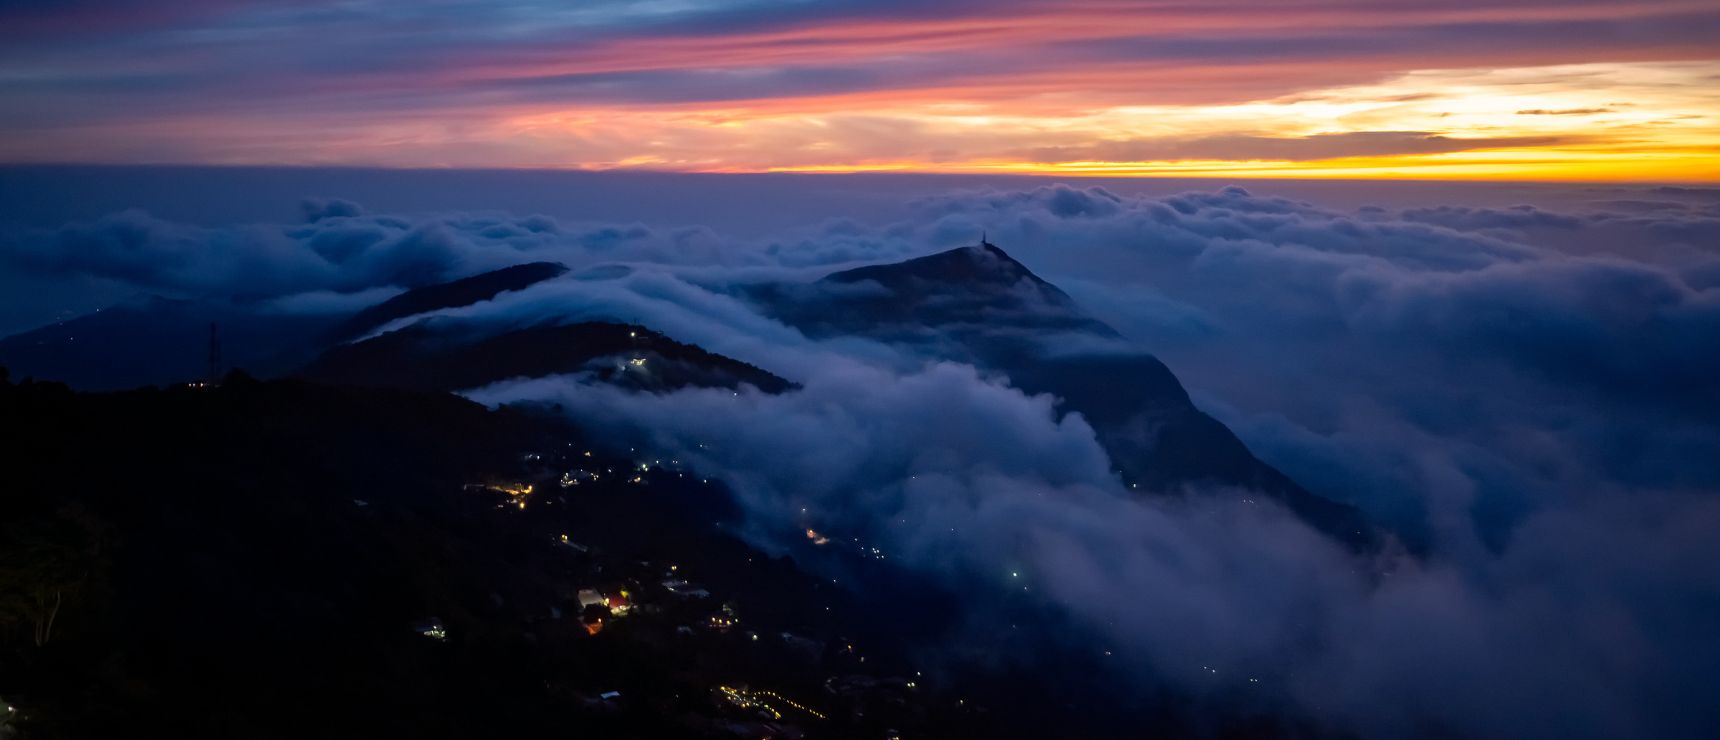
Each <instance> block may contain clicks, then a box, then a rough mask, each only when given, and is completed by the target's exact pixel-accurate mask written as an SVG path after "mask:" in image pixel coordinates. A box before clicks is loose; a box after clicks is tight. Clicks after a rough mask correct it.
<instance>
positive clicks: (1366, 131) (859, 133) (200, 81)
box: [0, 0, 1720, 182]
mask: <svg viewBox="0 0 1720 740" xmlns="http://www.w3.org/2000/svg"><path fill="white" fill-rule="evenodd" d="M0 161H3V162H13V163H17V162H89V163H189V164H290V165H363V166H386V167H498V168H570V169H613V168H638V169H654V170H672V171H704V172H767V171H801V172H849V171H875V170H890V171H910V172H913V171H922V172H964V173H1016V174H1054V175H1058V176H1072V175H1084V174H1092V175H1111V176H1115V175H1172V176H1182V177H1188V176H1215V177H1226V178H1254V177H1340V178H1375V177H1379V178H1440V179H1468V178H1486V179H1509V180H1635V181H1659V182H1680V181H1716V180H1720V2H1715V0H1640V1H1637V2H1629V1H1626V0H1495V1H1492V2H1482V1H1480V0H1445V1H1442V2H1428V1H1427V0H1416V1H1415V2H1409V1H1405V0H1370V1H1363V0H1314V1H1309V0H1290V1H1287V2H1280V3H1270V4H1263V3H1253V2H1241V1H1240V0H1209V1H1205V2H1194V1H1192V0H1174V1H1157V0H1142V1H1139V2H1127V1H1123V0H1069V1H1067V2H1029V1H1024V0H992V1H990V2H970V1H967V0H912V1H908V0H881V1H866V2H862V1H859V0H800V1H786V0H778V1H775V2H759V1H753V0H712V1H709V2H695V1H694V0H593V1H591V2H581V3H551V2H529V1H524V0H508V1H504V2H476V1H470V2H468V1H463V0H462V1H449V0H429V1H420V2H394V1H392V0H344V1H326V2H325V1H321V0H304V1H302V2H292V3H264V2H250V1H247V0H185V1H184V2H172V3H164V2H146V1H144V0H128V1H127V2H117V3H116V2H104V3H95V2H87V1H86V0H71V1H70V2H60V3H22V4H21V3H3V4H0Z"/></svg>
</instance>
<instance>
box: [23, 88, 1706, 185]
mask: <svg viewBox="0 0 1720 740" xmlns="http://www.w3.org/2000/svg"><path fill="white" fill-rule="evenodd" d="M1283 68H1284V65H1279V66H1278V67H1275V69H1277V70H1278V71H1280V72H1282V71H1283ZM1323 69H1324V68H1321V67H1317V66H1316V67H1311V68H1310V69H1309V73H1308V76H1309V77H1310V78H1311V79H1322V78H1324V76H1325V75H1326V72H1324V71H1322V70H1323ZM1151 74H1156V73H1153V72H1142V71H1141V70H1139V69H1122V68H1103V67H1101V68H1088V69H1083V70H1080V71H1078V72H1077V73H1076V77H1078V78H1079V79H1070V78H1068V77H1067V76H1064V77H1057V76H1047V77H1045V78H1043V79H1041V78H1039V77H1037V76H1033V75H1027V76H1020V75H1017V76H1012V77H1010V78H1009V79H1007V80H986V81H983V84H982V83H981V82H976V83H974V84H972V85H969V86H963V85H959V84H944V85H942V86H925V87H908V88H906V89H891V90H867V91H860V92H854V93H847V94H819V95H809V96H805V97H772V98H761V99H756V100H745V101H724V102H714V103H709V102H707V103H690V102H688V103H654V104H643V103H640V104H619V103H609V104H597V105H589V106H579V107H569V106H566V105H550V104H537V105H530V106H522V105H519V104H504V105H496V106H477V107H469V106H452V107H448V108H446V109H440V110H434V111H428V112H426V113H424V114H423V115H415V116H412V117H409V118H400V117H394V116H379V117H376V118H363V119H350V118H347V117H345V116H342V115H340V114H337V113H328V114H319V113H316V112H303V113H297V114H295V113H294V112H293V111H290V110H286V109H267V110H265V111H264V112H263V113H261V114H232V115H225V116H211V115H204V116H199V117H198V118H196V119H194V120H193V119H187V118H181V117H177V116H172V115H163V116H160V117H154V118H151V117H149V115H148V114H146V113H143V112H140V113H139V114H138V115H137V116H135V117H133V118H132V119H131V120H129V121H128V122H127V124H126V128H125V129H124V134H125V136H123V137H121V136H92V135H91V133H92V132H91V131H90V130H88V129H77V128H67V129H62V130H42V131H39V132H38V133H37V135H36V136H35V137H34V138H32V139H31V140H29V141H28V142H23V143H28V144H29V147H28V148H26V149H19V148H18V147H19V146H23V143H20V142H13V144H14V145H15V146H8V145H7V144H6V143H4V142H0V159H3V158H10V159H13V160H18V161H29V160H30V159H31V157H30V156H29V155H28V153H29V152H31V151H37V152H53V151H65V150H77V151H79V152H82V153H84V156H87V157H88V158H89V160H91V161H116V160H117V161H124V160H125V156H124V155H125V153H126V152H129V151H135V150H137V149H139V148H144V149H149V150H155V151H179V150H185V149H186V147H187V146H188V145H186V144H185V143H184V140H185V139H186V137H192V138H195V139H196V142H195V146H196V147H197V149H196V153H197V159H198V160H199V161H204V162H208V163H217V164H291V165H318V164H342V165H368V166H383V167H426V166H430V167H500V168H510V167H511V168H564V169H585V170H605V169H648V170H671V171H689V172H810V173H846V172H927V173H981V174H985V173H991V174H1021V175H1054V176H1059V177H1081V176H1094V177H1098V176H1105V177H1215V178H1375V179H1492V180H1566V181H1570V180H1631V181H1659V182H1699V181H1707V182H1713V181H1720V85H1716V84H1714V81H1715V80H1720V61H1703V62H1641V63H1616V64H1614V63H1608V64H1581V65H1560V66H1538V67H1518V68H1504V69H1491V70H1477V69H1431V70H1417V71H1411V72H1406V73H1402V74H1398V75H1395V76H1392V77H1390V78H1386V79H1381V80H1378V81H1375V82H1371V83H1368V84H1339V85H1329V86H1325V87H1320V88H1314V89H1309V90H1304V91H1302V92H1298V93H1295V94H1290V95H1278V96H1274V97H1266V98H1261V99H1250V98H1249V97H1248V96H1241V97H1237V96H1235V95H1230V94H1228V93H1229V92H1234V88H1232V87H1229V86H1231V85H1232V84H1233V83H1234V81H1235V80H1236V79H1237V75H1238V74H1240V73H1239V72H1238V71H1236V70H1228V69H1226V68H1224V67H1223V66H1222V65H1218V66H1214V67H1211V68H1186V67H1185V68H1182V69H1179V70H1177V80H1176V81H1175V82H1174V85H1172V88H1174V89H1175V90H1176V91H1182V90H1184V89H1186V88H1189V87H1200V86H1202V85H1205V84H1207V83H1210V84H1211V85H1213V86H1218V87H1224V88H1225V89H1226V90H1227V95H1226V96H1222V97H1225V98H1227V99H1230V100H1238V101H1242V102H1220V103H1214V102H1210V101H1205V100H1202V99H1200V98H1185V99H1175V100H1172V99H1167V98H1166V97H1165V96H1160V95H1156V94H1152V93H1142V94H1140V95H1134V96H1123V97H1122V98H1119V97H1118V96H1117V94H1116V92H1117V90H1119V89H1121V87H1123V86H1125V85H1126V83H1127V82H1128V81H1130V80H1139V79H1142V76H1143V75H1151ZM1059 85H1061V86H1059ZM1142 99H1153V100H1158V101H1160V102H1156V103H1153V104H1143V103H1141V102H1139V101H1140V100H1142ZM1118 100H1127V102H1118ZM259 116H261V117H259ZM233 132H239V133H242V134H243V136H228V134H231V133H233ZM92 142H93V143H92ZM104 145H107V146H112V147H114V148H113V149H103V148H102V147H103V146H104ZM140 145H143V146H140ZM60 161H63V159H61V160H60Z"/></svg>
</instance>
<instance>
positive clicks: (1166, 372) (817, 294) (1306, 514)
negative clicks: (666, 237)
mask: <svg viewBox="0 0 1720 740" xmlns="http://www.w3.org/2000/svg"><path fill="white" fill-rule="evenodd" d="M750 295H751V297H752V298H754V299H755V300H756V301H757V302H759V303H760V304H762V305H763V306H765V307H766V309H767V310H768V311H770V312H771V313H773V314H774V315H776V316H778V317H780V318H782V319H783V320H785V321H787V322H788V323H791V324H793V325H795V326H798V327H800V328H801V329H802V330H803V331H806V332H808V333H809V334H813V335H819V336H831V335H840V334H859V335H864V336H870V337H873V338H876V339H880V340H883V341H889V342H895V343H898V344H904V345H907V346H910V347H914V348H916V349H918V350H920V351H922V352H924V353H925V354H927V355H930V356H936V357H943V358H950V359H957V360H961V361H966V362H972V363H974V364H976V365H978V366H980V367H985V368H988V369H992V370H996V371H999V372H1002V373H1004V374H1005V375H1007V376H1008V377H1009V378H1010V382H1011V383H1012V384H1013V385H1015V386H1016V387H1018V388H1020V389H1022V390H1023V391H1026V392H1029V393H1049V394H1053V395H1055V396H1057V397H1058V398H1060V399H1062V401H1063V408H1065V409H1066V410H1068V411H1075V412H1079V413H1080V414H1081V415H1082V416H1083V417H1085V418H1086V419H1087V420H1088V422H1089V423H1091V424H1092V425H1093V427H1094V429H1095V431H1096V432H1097V433H1098V436H1099V441H1100V443H1101V444H1103V446H1104V447H1105V449H1106V451H1107V452H1108V453H1109V454H1110V456H1111V458H1112V461H1113V462H1114V463H1115V464H1116V465H1117V466H1118V468H1119V470H1120V471H1121V472H1122V474H1123V476H1124V479H1125V480H1126V481H1127V482H1129V483H1131V484H1134V485H1136V486H1139V487H1141V488H1146V489H1149V490H1158V491H1179V490H1183V489H1185V488H1187V487H1189V486H1197V487H1221V488H1222V487H1239V488H1246V489H1250V490H1256V491H1260V492H1262V493H1264V494H1266V495H1268V496H1270V497H1272V498H1274V499H1276V500H1278V501H1280V502H1281V503H1283V504H1284V505H1285V506H1286V507H1287V508H1289V509H1290V510H1291V511H1293V512H1295V513H1297V514H1298V515H1299V516H1301V517H1302V518H1304V519H1305V520H1306V521H1308V522H1309V523H1310V524H1312V525H1314V526H1316V527H1317V528H1319V529H1320V530H1321V531H1323V532H1326V533H1327V534H1329V535H1331V536H1332V537H1334V538H1336V539H1338V540H1340V541H1343V542H1346V543H1350V544H1352V545H1356V546H1364V545H1366V544H1367V543H1368V542H1370V541H1371V540H1372V538H1373V534H1372V529H1371V528H1370V527H1369V526H1368V525H1366V524H1365V523H1364V521H1363V519H1362V517H1361V515H1360V513H1359V512H1358V511H1356V510H1355V509H1354V508H1353V507H1350V506H1347V505H1345V504H1341V503H1338V502H1335V501H1332V500H1330V499H1326V498H1323V497H1321V496H1318V495H1316V494H1314V493H1312V492H1309V491H1308V490H1306V489H1304V488H1302V487H1301V486H1300V485H1297V484H1296V482H1295V481H1292V480H1290V479H1289V478H1288V477H1287V476H1285V475H1284V474H1283V473H1280V472H1279V471H1278V470H1276V469H1274V468H1272V467H1271V466H1270V465H1267V464H1266V463H1264V462H1262V461H1261V460H1260V459H1259V458H1257V457H1255V456H1254V455H1253V453H1251V452H1250V451H1249V450H1248V448H1247V446H1246V445H1244V444H1243V443H1242V441H1241V440H1240V439H1238V438H1237V437H1236V435H1235V434H1234V433H1232V432H1231V431H1230V430H1229V429H1228V428H1226V427H1225V426H1224V425H1223V424H1222V423H1220V422H1219V421H1218V420H1216V419H1214V418H1212V417H1211V416H1209V415H1207V414H1206V413H1205V412H1202V411H1201V410H1200V409H1198V408H1196V407H1195V406H1194V404H1193V402H1192V401H1190V400H1189V397H1188V393H1187V391H1185V390H1184V389H1183V386H1182V383H1181V382H1179V381H1178V380H1177V378H1176V376H1175V375H1174V374H1172V373H1171V371H1170V369H1169V368H1167V367H1165V365H1164V363H1162V362H1160V361H1159V360H1158V359H1157V358H1155V357H1153V356H1152V355H1150V354H1147V353H1146V352H1144V351H1141V350H1140V349H1138V348H1136V347H1133V346H1131V345H1129V344H1127V343H1126V342H1125V341H1123V340H1122V337H1121V335H1119V334H1118V333H1117V332H1116V331H1115V330H1114V329H1112V328H1111V327H1109V326H1107V325H1106V324H1104V323H1103V322H1101V321H1099V320H1097V319H1094V318H1092V317H1090V316H1088V315H1086V314H1085V313H1084V312H1083V311H1082V310H1081V309H1080V307H1079V306H1078V305H1076V303H1075V302H1074V300H1073V299H1071V298H1070V297H1069V296H1068V295H1067V294H1065V293H1064V292H1063V291H1061V290H1059V289H1058V288H1057V287H1056V286H1053V285H1051V284H1050V283H1048V282H1046V281H1045V280H1043V279H1041V278H1040V277H1039V276H1037V275H1035V274H1033V272H1032V271H1031V270H1029V269H1028V268H1027V267H1026V266H1025V265H1022V264H1021V263H1020V262H1018V261H1016V260H1015V259H1013V258H1011V257H1010V256H1009V255H1008V254H1005V253H1004V252H1003V250H1001V249H999V248H998V247H996V246H995V245H992V244H990V243H981V244H980V245H979V246H974V247H962V248H958V249H953V250H949V251H946V252H941V253H938V254H934V255H931V256H928V257H921V258H918V259H912V260H908V261H905V262H899V263H894V264H885V265H873V266H868V267H861V268H857V269H853V270H846V271H842V272H837V273H834V274H832V275H829V276H826V277H825V278H823V279H821V280H818V281H816V282H814V283H812V284H810V285H770V286H762V287H759V288H756V289H753V290H751V291H750Z"/></svg>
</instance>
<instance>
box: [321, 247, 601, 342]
mask: <svg viewBox="0 0 1720 740" xmlns="http://www.w3.org/2000/svg"><path fill="white" fill-rule="evenodd" d="M566 272H567V267H566V266H564V265H561V264H559V263H556V262H528V263H526V264H523V265H514V266H512V267H505V268H502V269H500V270H494V271H491V272H486V273H483V274H481V275H473V276H471V277H468V278H462V279H459V280H454V281H452V282H447V283H440V284H437V285H428V286H425V287H422V288H414V289H412V290H408V291H406V292H405V293H401V294H400V295H397V296H395V297H393V298H390V299H388V300H386V301H383V302H381V303H378V304H376V305H374V306H371V307H370V308H366V309H364V310H363V311H359V312H358V313H357V314H354V315H353V317H352V318H351V319H348V320H347V321H345V322H344V323H342V324H341V325H340V327H339V328H338V329H336V330H335V331H334V332H333V334H332V335H331V337H330V338H331V339H332V340H334V341H346V340H349V339H352V338H354V337H359V336H363V335H364V334H366V333H368V332H370V331H373V330H375V329H378V328H380V327H382V326H383V325H385V324H387V323H388V322H390V321H394V320H395V319H403V318H406V317H408V316H416V315H418V314H421V313H429V312H431V311H437V310H441V309H446V308H458V307H460V306H469V305H471V304H474V303H477V302H479V301H487V300H490V299H492V298H495V297H496V296H498V295H501V294H502V293H505V292H507V291H511V290H520V289H522V288H527V287H530V286H532V285H535V284H537V283H540V282H543V281H545V280H548V279H550V278H553V277H557V276H559V275H561V274H563V273H566Z"/></svg>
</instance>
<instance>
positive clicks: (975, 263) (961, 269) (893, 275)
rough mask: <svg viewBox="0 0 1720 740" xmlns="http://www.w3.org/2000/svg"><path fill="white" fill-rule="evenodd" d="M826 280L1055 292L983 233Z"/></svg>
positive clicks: (848, 271)
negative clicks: (1022, 285)
mask: <svg viewBox="0 0 1720 740" xmlns="http://www.w3.org/2000/svg"><path fill="white" fill-rule="evenodd" d="M824 280H825V281H827V282H832V283H857V282H862V281H867V280H870V281H873V282H877V283H879V284H881V285H884V286H885V287H887V288H891V289H894V290H900V289H902V288H905V287H908V284H919V285H945V286H953V285H965V286H978V285H988V284H989V285H995V286H998V287H1008V286H1013V285H1015V284H1016V283H1018V282H1021V281H1022V280H1026V281H1028V282H1030V283H1032V284H1033V285H1035V286H1039V287H1041V288H1049V289H1051V290H1053V291H1056V288H1053V287H1052V286H1051V284H1050V283H1047V282H1045V281H1044V280H1042V279H1040V277H1039V276H1038V275H1035V274H1033V271H1032V270H1029V269H1027V266H1026V265H1024V264H1021V263H1020V262H1018V261H1016V259H1015V258H1014V257H1011V256H1009V254H1008V253H1006V252H1004V251H1003V249H1001V248H999V247H998V246H997V245H996V244H992V243H991V242H990V241H987V240H986V239H985V238H984V237H983V236H982V237H981V238H980V243H979V244H976V245H971V246H966V247H956V248H954V249H949V250H945V251H942V252H937V253H935V254H930V255H926V256H924V257H917V258H914V259H911V260H907V261H905V262H897V263H893V264H886V265H871V266H868V267H858V268H855V269H852V270H843V271H841V272H838V273H834V274H832V275H829V276H827V277H825V278H824ZM1057 292H1058V293H1059V294H1060V293H1061V291H1057Z"/></svg>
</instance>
